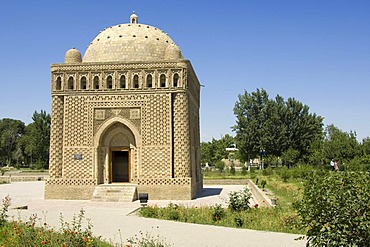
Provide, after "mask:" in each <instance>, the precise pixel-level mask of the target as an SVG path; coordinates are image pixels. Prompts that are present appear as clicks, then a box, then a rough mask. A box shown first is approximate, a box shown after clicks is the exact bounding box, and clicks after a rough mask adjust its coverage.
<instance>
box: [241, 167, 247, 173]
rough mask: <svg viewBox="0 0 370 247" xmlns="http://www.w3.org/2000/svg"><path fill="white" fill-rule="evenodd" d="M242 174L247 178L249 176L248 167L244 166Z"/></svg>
mask: <svg viewBox="0 0 370 247" xmlns="http://www.w3.org/2000/svg"><path fill="white" fill-rule="evenodd" d="M241 174H242V175H243V176H245V175H246V174H247V167H246V166H245V165H243V166H242V171H241Z"/></svg>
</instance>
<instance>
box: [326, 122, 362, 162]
mask: <svg viewBox="0 0 370 247" xmlns="http://www.w3.org/2000/svg"><path fill="white" fill-rule="evenodd" d="M323 155H324V158H325V161H326V162H327V163H329V161H330V160H331V159H338V160H340V161H342V162H344V161H345V162H347V161H349V160H352V159H353V158H355V157H356V156H357V155H360V144H359V143H358V142H357V140H356V133H355V132H352V131H350V132H349V133H347V132H344V131H342V130H340V129H338V128H337V127H335V126H334V125H333V124H331V125H328V126H327V127H326V129H325V139H324V142H323Z"/></svg>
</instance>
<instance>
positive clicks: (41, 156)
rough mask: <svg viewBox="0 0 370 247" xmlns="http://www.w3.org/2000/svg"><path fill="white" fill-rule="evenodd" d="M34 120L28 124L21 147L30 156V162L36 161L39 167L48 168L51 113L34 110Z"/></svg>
mask: <svg viewBox="0 0 370 247" xmlns="http://www.w3.org/2000/svg"><path fill="white" fill-rule="evenodd" d="M32 120H33V122H32V123H30V124H29V125H27V126H26V128H25V134H24V135H23V136H22V138H21V140H20V144H19V145H20V147H21V148H22V149H23V150H24V153H25V155H27V156H28V157H29V159H30V160H29V162H30V163H36V165H37V166H38V168H47V167H48V164H49V145H50V120H51V119H50V115H49V114H47V113H46V111H43V110H41V112H40V113H38V112H36V111H35V112H34V113H33V116H32Z"/></svg>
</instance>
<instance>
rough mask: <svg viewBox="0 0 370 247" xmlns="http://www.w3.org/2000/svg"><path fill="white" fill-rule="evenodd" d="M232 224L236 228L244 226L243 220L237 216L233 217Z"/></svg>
mask: <svg viewBox="0 0 370 247" xmlns="http://www.w3.org/2000/svg"><path fill="white" fill-rule="evenodd" d="M234 222H235V226H236V227H242V226H243V224H244V220H243V218H242V217H241V216H240V215H239V214H237V215H236V216H235V217H234Z"/></svg>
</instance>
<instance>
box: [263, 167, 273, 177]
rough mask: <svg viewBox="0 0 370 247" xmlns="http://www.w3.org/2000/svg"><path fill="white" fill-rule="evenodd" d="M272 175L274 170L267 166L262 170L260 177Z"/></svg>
mask: <svg viewBox="0 0 370 247" xmlns="http://www.w3.org/2000/svg"><path fill="white" fill-rule="evenodd" d="M272 174H274V170H272V167H271V166H269V167H267V168H266V169H263V170H262V175H263V176H270V175H272Z"/></svg>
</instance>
